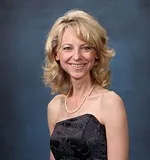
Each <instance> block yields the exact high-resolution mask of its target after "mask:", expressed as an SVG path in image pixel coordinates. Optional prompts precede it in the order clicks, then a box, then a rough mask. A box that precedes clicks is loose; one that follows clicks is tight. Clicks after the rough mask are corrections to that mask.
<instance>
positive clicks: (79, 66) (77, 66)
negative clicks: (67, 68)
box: [71, 64, 84, 68]
mask: <svg viewBox="0 0 150 160" xmlns="http://www.w3.org/2000/svg"><path fill="white" fill-rule="evenodd" d="M71 66H72V67H76V68H81V67H83V66H84V64H71Z"/></svg>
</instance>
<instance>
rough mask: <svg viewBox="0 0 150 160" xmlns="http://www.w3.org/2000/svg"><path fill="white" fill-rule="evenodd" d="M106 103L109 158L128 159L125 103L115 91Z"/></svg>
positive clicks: (105, 113)
mask: <svg viewBox="0 0 150 160" xmlns="http://www.w3.org/2000/svg"><path fill="white" fill-rule="evenodd" d="M104 103H105V106H104V107H103V110H104V117H103V118H104V123H105V127H106V136H107V154H108V160H128V158H129V157H128V154H129V153H128V152H129V135H128V124H127V116H126V111H125V106H124V103H123V101H122V99H121V98H120V97H119V96H118V95H117V94H115V93H114V92H111V93H110V95H109V96H108V97H107V96H106V97H105V99H104Z"/></svg>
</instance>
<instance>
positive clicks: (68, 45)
mask: <svg viewBox="0 0 150 160" xmlns="http://www.w3.org/2000/svg"><path fill="white" fill-rule="evenodd" d="M96 58H97V55H96V51H95V50H94V49H93V48H92V47H91V46H89V45H88V44H87V43H85V42H83V41H81V40H80V39H78V38H77V37H76V34H75V32H74V30H73V29H71V28H69V29H66V30H65V32H64V34H63V37H62V44H61V48H60V50H59V51H58V53H57V54H56V60H57V61H60V64H61V67H62V68H63V69H64V70H65V71H66V72H67V73H68V74H69V75H70V77H71V82H72V85H73V91H72V93H71V94H70V95H69V97H68V98H67V107H68V109H69V110H70V111H73V110H74V109H76V107H77V106H79V104H80V103H81V101H82V99H83V96H84V95H85V94H87V93H88V92H89V90H90V89H91V87H92V85H93V82H92V80H91V77H90V70H91V69H92V68H93V66H94V63H95V59H96ZM64 97H65V95H57V96H55V97H54V98H53V99H52V100H51V102H50V103H49V105H48V112H47V113H48V126H49V130H50V135H51V134H52V132H53V130H54V127H55V124H56V123H57V122H59V121H61V120H65V119H68V118H72V117H77V116H79V115H83V114H86V113H90V114H92V115H94V116H95V117H96V118H97V119H98V120H99V122H100V123H102V124H103V125H105V127H106V137H107V151H108V153H107V154H108V160H128V148H129V140H128V139H129V136H128V124H127V116H126V112H125V107H124V103H123V101H122V99H121V98H120V96H119V95H117V94H116V93H115V92H113V91H108V90H106V89H104V88H102V87H100V86H99V85H96V86H95V88H94V90H93V91H92V93H91V94H90V95H89V96H88V97H87V99H86V101H85V103H84V104H83V105H82V107H81V109H80V110H79V111H77V112H76V113H74V114H69V113H67V112H66V110H65V108H64ZM93 106H94V107H93ZM50 158H51V160H54V157H53V155H52V153H51V157H50Z"/></svg>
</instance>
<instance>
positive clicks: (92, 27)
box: [43, 10, 115, 94]
mask: <svg viewBox="0 0 150 160" xmlns="http://www.w3.org/2000/svg"><path fill="white" fill-rule="evenodd" d="M69 27H71V28H73V29H74V30H75V32H76V35H77V37H78V38H79V39H80V40H82V41H84V42H86V43H88V44H90V45H91V46H92V47H94V48H95V50H96V53H97V57H98V59H96V63H95V65H94V67H93V68H92V70H91V72H90V73H91V78H92V79H94V81H96V83H97V84H99V85H100V86H101V87H103V88H107V87H108V86H109V85H110V69H109V62H110V59H111V58H112V57H113V56H114V55H115V52H114V50H113V49H109V48H108V46H107V42H108V37H107V33H106V30H105V29H104V28H103V27H102V26H101V25H100V23H99V22H98V21H97V20H96V19H95V18H94V17H93V16H91V15H89V14H88V13H86V12H84V11H81V10H70V11H68V12H66V13H65V14H64V16H62V17H60V18H58V19H57V20H56V21H55V23H54V25H53V26H52V28H51V30H50V32H49V34H48V38H47V41H46V45H45V52H46V58H45V64H44V67H43V69H44V73H43V78H44V83H45V85H46V86H48V87H50V88H51V90H52V93H62V94H66V93H67V92H68V90H69V89H70V87H71V82H70V77H69V75H68V73H66V72H65V71H64V70H63V69H62V67H61V66H60V63H59V62H58V61H56V58H55V57H56V53H57V52H58V50H59V49H60V46H61V40H62V36H63V33H64V31H65V29H66V28H69Z"/></svg>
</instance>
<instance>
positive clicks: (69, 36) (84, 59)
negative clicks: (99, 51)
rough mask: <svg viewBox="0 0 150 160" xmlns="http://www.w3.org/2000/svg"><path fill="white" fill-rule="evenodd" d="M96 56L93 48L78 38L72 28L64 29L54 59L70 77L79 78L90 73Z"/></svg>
mask: <svg viewBox="0 0 150 160" xmlns="http://www.w3.org/2000/svg"><path fill="white" fill-rule="evenodd" d="M96 58H97V55H96V51H95V49H94V48H93V47H91V46H90V45H89V44H87V43H85V42H83V41H81V40H80V39H78V38H77V36H76V33H75V31H74V30H73V29H72V28H68V29H66V30H65V32H64V34H63V36H62V42H61V47H60V49H59V51H58V52H57V54H56V60H59V61H60V65H61V67H62V68H63V69H64V70H65V71H66V72H67V73H68V74H69V75H70V77H71V78H73V79H81V78H83V77H86V76H88V75H90V70H91V69H92V68H93V66H94V63H95V59H96Z"/></svg>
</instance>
